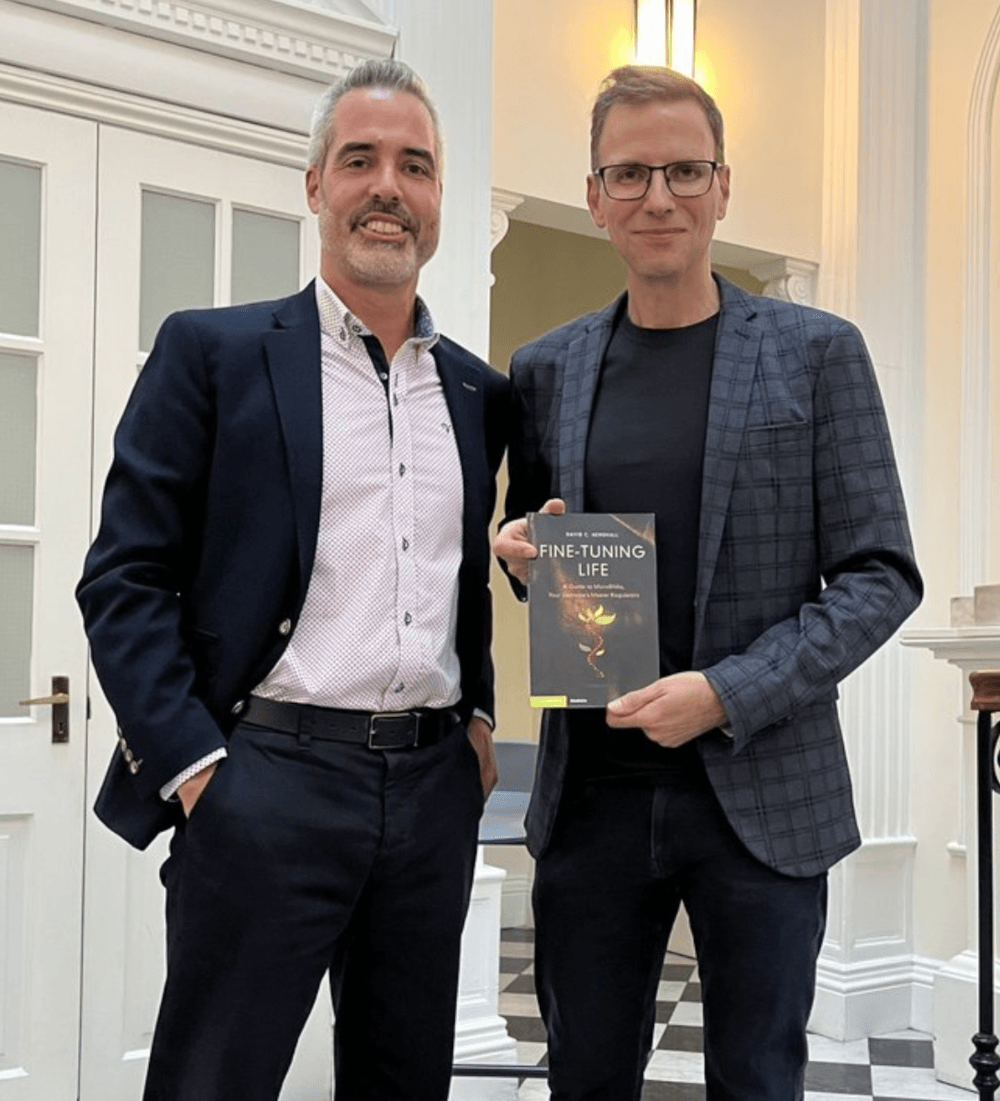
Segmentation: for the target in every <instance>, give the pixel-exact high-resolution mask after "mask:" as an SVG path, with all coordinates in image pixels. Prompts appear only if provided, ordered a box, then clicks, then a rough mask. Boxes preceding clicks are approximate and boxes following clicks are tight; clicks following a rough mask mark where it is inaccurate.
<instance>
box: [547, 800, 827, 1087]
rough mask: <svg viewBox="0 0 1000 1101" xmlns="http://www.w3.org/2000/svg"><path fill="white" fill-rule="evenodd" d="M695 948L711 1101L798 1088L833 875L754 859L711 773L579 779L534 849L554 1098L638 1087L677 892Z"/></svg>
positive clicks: (673, 915) (550, 1074) (649, 1044)
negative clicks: (788, 870) (800, 875)
mask: <svg viewBox="0 0 1000 1101" xmlns="http://www.w3.org/2000/svg"><path fill="white" fill-rule="evenodd" d="M682 901H683V903H684V906H685V908H686V910H687V912H688V916H689V918H690V921H691V930H692V934H693V936H694V942H695V948H696V951H697V955H698V969H699V973H700V977H701V985H702V1002H703V1011H704V1044H705V1080H706V1083H707V1097H708V1101H800V1099H801V1098H802V1096H803V1082H804V1076H805V1066H806V1061H807V1055H808V1052H807V1047H806V1022H807V1020H808V1017H809V1011H810V1008H811V1006H812V1000H813V993H814V988H815V973H816V960H817V956H818V954H819V950H820V946H821V943H822V939H823V930H824V926H825V921H826V875H825V874H824V875H820V876H816V877H812V878H806V879H795V878H791V877H788V876H783V875H779V874H778V873H777V872H774V871H772V870H771V869H770V868H767V867H765V866H764V865H763V864H761V863H759V862H758V861H757V860H755V859H754V858H753V857H752V856H750V855H749V853H748V852H747V851H746V850H745V849H744V847H743V846H742V845H741V843H740V842H739V841H738V839H737V838H736V835H735V834H734V833H733V831H732V829H731V828H730V826H729V824H728V822H727V821H726V819H725V817H724V815H723V813H722V810H721V808H720V807H719V805H718V803H717V801H716V799H715V796H714V794H713V793H712V791H711V789H710V787H709V786H708V782H707V780H704V779H702V778H698V780H697V782H695V783H691V782H680V783H677V784H660V785H657V786H655V787H654V786H652V785H650V786H646V787H643V786H640V785H637V784H623V785H618V786H613V785H610V784H601V785H596V784H594V785H581V786H580V787H579V788H578V789H577V790H575V791H571V792H568V793H567V795H566V796H565V798H564V800H563V806H562V807H561V808H560V812H559V818H558V819H557V822H556V827H555V833H554V835H553V838H552V842H551V844H550V846H549V848H548V849H547V850H546V851H545V853H544V854H543V855H542V857H541V859H540V860H539V861H538V865H537V868H536V876H535V888H534V906H535V923H536V933H535V937H536V965H535V970H536V984H537V988H538V999H539V1004H540V1006H541V1010H542V1016H543V1018H544V1020H545V1025H546V1028H547V1030H548V1042H549V1067H550V1071H549V1086H550V1088H551V1091H552V1101H638V1099H639V1097H640V1095H641V1092H642V1079H643V1071H644V1068H645V1065H646V1061H647V1058H648V1055H649V1051H650V1047H651V1044H652V1036H653V1026H654V1024H655V1019H654V1018H655V1011H656V995H657V986H658V984H659V981H660V974H661V967H662V964H663V957H664V952H665V949H666V944H667V938H668V937H669V934H670V929H671V926H672V925H673V922H674V919H675V917H676V915H677V909H678V906H679V904H680V902H682Z"/></svg>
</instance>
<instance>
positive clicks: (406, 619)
mask: <svg viewBox="0 0 1000 1101" xmlns="http://www.w3.org/2000/svg"><path fill="white" fill-rule="evenodd" d="M403 622H404V623H405V624H406V626H407V627H409V625H410V624H411V623H412V622H413V616H411V615H410V613H409V612H407V613H406V615H404V616H403Z"/></svg>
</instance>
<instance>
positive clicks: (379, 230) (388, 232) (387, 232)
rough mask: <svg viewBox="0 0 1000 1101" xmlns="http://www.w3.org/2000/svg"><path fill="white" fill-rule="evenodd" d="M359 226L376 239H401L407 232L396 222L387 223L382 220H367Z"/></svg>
mask: <svg viewBox="0 0 1000 1101" xmlns="http://www.w3.org/2000/svg"><path fill="white" fill-rule="evenodd" d="M360 225H361V228H362V229H364V230H366V231H367V232H368V233H371V234H374V235H375V236H376V237H386V238H390V237H402V236H403V234H404V233H406V232H407V231H406V228H405V227H404V226H401V225H400V224H399V223H398V222H389V221H386V220H384V219H382V218H368V219H367V220H366V221H364V222H361V223H360Z"/></svg>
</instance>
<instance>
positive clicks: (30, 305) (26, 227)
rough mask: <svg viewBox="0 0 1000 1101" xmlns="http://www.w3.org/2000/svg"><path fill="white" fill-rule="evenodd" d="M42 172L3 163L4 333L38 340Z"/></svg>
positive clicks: (0, 280) (0, 308)
mask: <svg viewBox="0 0 1000 1101" xmlns="http://www.w3.org/2000/svg"><path fill="white" fill-rule="evenodd" d="M41 229H42V170H41V169H40V168H32V167H31V166H29V165H25V164H12V163H11V162H10V161H0V257H3V263H0V332H5V333H16V334H17V335H18V336H38V301H39V286H40V283H39V277H40V273H41V256H42V233H41Z"/></svg>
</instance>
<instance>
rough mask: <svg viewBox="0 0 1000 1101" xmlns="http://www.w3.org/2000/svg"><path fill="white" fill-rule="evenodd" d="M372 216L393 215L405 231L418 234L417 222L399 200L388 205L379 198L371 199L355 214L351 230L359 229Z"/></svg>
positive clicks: (352, 217) (394, 200)
mask: <svg viewBox="0 0 1000 1101" xmlns="http://www.w3.org/2000/svg"><path fill="white" fill-rule="evenodd" d="M371 214H391V215H392V217H393V218H395V219H396V220H397V221H398V222H400V223H402V226H403V228H404V229H408V230H409V231H410V232H411V233H415V232H416V229H417V220H416V219H415V218H414V217H413V215H412V214H411V213H410V212H409V211H408V210H407V209H406V207H405V206H403V204H402V203H401V202H400V201H399V200H398V199H393V201H392V202H391V203H387V202H385V200H383V199H379V198H377V197H376V198H373V199H369V200H368V202H367V203H365V205H364V206H363V207H361V208H360V209H359V210H356V211H355V212H354V214H353V215H352V216H351V229H357V227H358V226H359V225H360V224H361V223H362V222H363V221H364V220H365V218H367V217H368V216H369V215H371Z"/></svg>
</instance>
